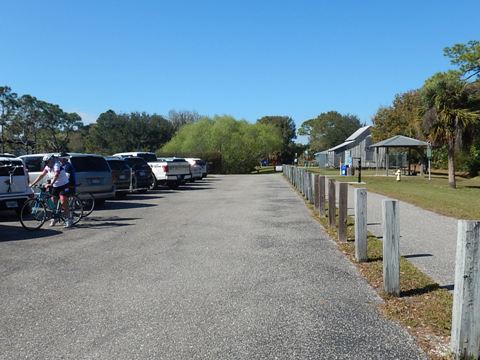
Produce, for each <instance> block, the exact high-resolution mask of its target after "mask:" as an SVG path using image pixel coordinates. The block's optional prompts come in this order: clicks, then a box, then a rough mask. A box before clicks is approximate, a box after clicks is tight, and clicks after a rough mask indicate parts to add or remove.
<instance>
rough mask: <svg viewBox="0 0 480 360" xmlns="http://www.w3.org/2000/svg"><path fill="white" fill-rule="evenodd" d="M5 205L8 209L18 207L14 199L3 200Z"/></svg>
mask: <svg viewBox="0 0 480 360" xmlns="http://www.w3.org/2000/svg"><path fill="white" fill-rule="evenodd" d="M5 205H6V206H7V208H9V209H14V208H17V207H18V203H17V202H16V201H5Z"/></svg>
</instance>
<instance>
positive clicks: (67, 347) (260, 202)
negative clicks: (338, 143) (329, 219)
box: [0, 175, 425, 360]
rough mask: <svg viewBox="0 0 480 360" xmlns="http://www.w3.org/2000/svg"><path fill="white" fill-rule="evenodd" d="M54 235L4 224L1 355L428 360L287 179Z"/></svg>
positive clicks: (122, 204)
mask: <svg viewBox="0 0 480 360" xmlns="http://www.w3.org/2000/svg"><path fill="white" fill-rule="evenodd" d="M46 231H50V232H47V233H46V236H45V237H40V238H32V237H30V235H29V234H26V233H25V232H23V230H21V229H19V228H18V224H17V223H15V222H8V221H3V220H2V221H0V237H1V241H0V274H1V277H0V293H1V294H2V306H1V307H0V359H20V358H21V359H60V358H61V359H169V360H170V359H173V360H175V359H222V360H223V359H248V360H250V359H382V360H384V359H409V360H410V359H425V355H424V354H423V353H422V352H421V351H420V350H419V349H418V347H417V345H416V344H415V342H414V340H413V339H412V337H411V336H410V335H409V334H408V333H407V332H406V331H405V330H404V329H403V328H401V327H400V326H399V325H398V324H396V323H393V322H391V321H388V320H386V319H384V318H383V317H382V316H381V315H380V313H379V312H378V310H377V305H378V304H379V303H380V302H381V299H380V298H379V297H378V296H377V294H376V293H375V291H374V290H373V289H372V288H371V287H370V286H369V285H368V284H367V283H366V281H365V280H364V279H363V278H361V277H360V276H359V274H358V272H357V270H356V268H355V267H354V266H353V265H352V264H351V263H350V262H349V261H348V260H347V259H346V258H345V256H344V255H343V254H342V253H341V252H340V251H339V250H338V248H337V246H336V244H335V243H334V242H333V241H332V240H330V239H329V238H328V236H327V235H326V234H325V232H324V231H323V229H322V227H321V226H320V224H319V223H318V222H317V221H315V220H314V219H313V218H312V216H311V214H310V211H309V210H308V209H307V207H306V206H305V204H304V201H303V200H302V199H301V198H300V197H299V196H298V195H297V194H296V193H295V192H294V191H292V189H291V187H290V185H289V184H288V183H287V181H286V180H285V179H283V178H282V176H281V175H258V176H216V177H211V178H208V179H207V180H206V181H203V182H198V183H195V184H194V185H191V186H189V187H187V188H184V190H180V191H156V192H152V193H147V194H145V195H136V196H132V197H130V199H128V198H127V200H123V201H118V202H112V203H108V204H107V209H106V210H102V211H97V212H95V213H94V215H93V217H92V218H91V219H90V220H89V221H85V222H82V223H81V225H80V227H77V228H75V229H71V230H63V229H56V230H46ZM22 234H26V235H22Z"/></svg>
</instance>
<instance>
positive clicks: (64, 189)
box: [52, 184, 72, 197]
mask: <svg viewBox="0 0 480 360" xmlns="http://www.w3.org/2000/svg"><path fill="white" fill-rule="evenodd" d="M70 194H72V192H71V191H70V185H69V184H65V185H62V186H57V187H55V186H52V195H53V196H55V197H59V196H60V195H64V196H69V195H70Z"/></svg>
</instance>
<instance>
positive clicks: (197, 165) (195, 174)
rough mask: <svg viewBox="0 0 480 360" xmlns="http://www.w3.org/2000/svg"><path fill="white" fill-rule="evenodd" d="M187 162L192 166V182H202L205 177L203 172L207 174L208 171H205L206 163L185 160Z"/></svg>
mask: <svg viewBox="0 0 480 360" xmlns="http://www.w3.org/2000/svg"><path fill="white" fill-rule="evenodd" d="M185 160H186V161H187V162H188V163H189V164H190V172H191V174H192V180H202V179H203V177H204V176H203V172H204V171H205V173H206V169H205V170H204V167H203V165H202V164H203V163H205V162H204V161H203V160H201V159H198V158H185ZM205 176H206V174H205Z"/></svg>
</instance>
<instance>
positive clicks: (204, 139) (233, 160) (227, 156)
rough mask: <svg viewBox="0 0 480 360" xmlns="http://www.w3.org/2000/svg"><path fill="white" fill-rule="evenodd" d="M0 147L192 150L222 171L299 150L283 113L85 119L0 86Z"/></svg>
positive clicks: (241, 169)
mask: <svg viewBox="0 0 480 360" xmlns="http://www.w3.org/2000/svg"><path fill="white" fill-rule="evenodd" d="M0 126H1V127H0V131H1V133H0V136H1V137H0V146H1V149H0V151H1V152H11V153H14V154H17V155H20V154H29V153H43V152H87V153H97V154H102V155H111V154H114V153H117V152H125V151H149V152H156V153H157V154H159V155H160V154H162V155H169V156H173V155H175V156H196V157H201V158H204V159H206V160H207V161H209V163H210V164H211V165H212V169H213V170H217V171H218V172H222V173H245V172H249V171H252V170H253V169H254V168H255V166H257V165H259V164H260V162H261V161H262V160H265V159H266V160H269V161H270V162H273V163H275V162H277V163H286V162H289V163H291V162H293V158H294V157H295V154H296V153H297V152H299V151H302V148H301V146H299V145H296V144H295V143H294V141H293V140H294V139H295V138H296V128H295V123H294V121H293V119H292V118H290V117H287V116H265V117H263V118H261V119H259V120H258V121H257V122H256V123H254V124H251V123H248V122H247V121H245V120H237V119H235V118H233V117H232V116H228V115H225V116H214V117H212V118H209V117H206V116H201V115H199V114H198V113H196V112H194V111H176V110H171V111H170V112H169V113H168V116H162V115H158V114H147V113H145V112H142V113H140V112H132V113H116V112H115V111H113V110H108V111H106V112H104V113H102V114H100V115H99V117H98V119H97V121H96V122H95V123H93V124H88V125H85V124H84V123H83V122H82V119H81V117H80V116H79V115H78V114H76V113H67V112H65V111H64V110H63V109H61V108H60V106H58V105H55V104H50V103H48V102H45V101H42V100H39V99H37V98H35V97H33V96H31V95H23V96H18V95H17V94H16V93H14V92H13V91H12V89H11V88H10V87H7V86H3V87H0Z"/></svg>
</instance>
